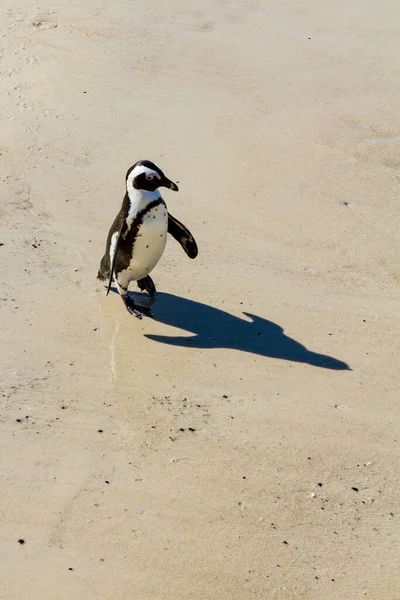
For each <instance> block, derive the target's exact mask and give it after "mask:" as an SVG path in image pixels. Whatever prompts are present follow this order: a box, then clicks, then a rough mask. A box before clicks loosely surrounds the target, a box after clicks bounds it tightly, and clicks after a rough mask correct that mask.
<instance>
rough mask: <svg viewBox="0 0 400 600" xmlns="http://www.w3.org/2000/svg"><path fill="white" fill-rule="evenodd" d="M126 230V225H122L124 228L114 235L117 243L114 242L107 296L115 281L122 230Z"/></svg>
mask: <svg viewBox="0 0 400 600" xmlns="http://www.w3.org/2000/svg"><path fill="white" fill-rule="evenodd" d="M123 228H124V223H123V224H122V227H121V229H120V230H119V231H116V232H115V233H114V235H115V236H116V237H115V242H114V248H113V251H114V252H113V255H112V259H111V267H110V278H109V280H108V287H107V293H106V296H108V294H109V291H110V288H111V285H112V280H113V276H114V267H115V260H116V258H117V253H118V243H119V240H120V238H121V233H122V229H123Z"/></svg>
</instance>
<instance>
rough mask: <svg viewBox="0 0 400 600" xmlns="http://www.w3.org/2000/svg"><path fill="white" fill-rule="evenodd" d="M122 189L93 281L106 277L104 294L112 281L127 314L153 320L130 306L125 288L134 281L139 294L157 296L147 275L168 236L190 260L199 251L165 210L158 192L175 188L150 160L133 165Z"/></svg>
mask: <svg viewBox="0 0 400 600" xmlns="http://www.w3.org/2000/svg"><path fill="white" fill-rule="evenodd" d="M125 187H126V192H125V196H124V199H123V201H122V206H121V210H120V211H119V213H118V215H117V216H116V217H115V220H114V222H113V224H112V225H111V229H110V231H109V233H108V237H107V243H106V251H105V254H104V256H103V258H102V259H101V262H100V268H99V271H98V274H97V278H98V279H100V281H106V280H107V279H108V288H107V295H108V293H109V291H110V288H111V284H112V282H113V280H114V281H115V284H116V286H117V289H118V292H119V294H120V296H121V298H122V300H123V302H124V304H125V306H126V308H127V310H128V312H129V313H131V314H132V315H134V316H135V317H137V318H138V319H141V318H142V315H146V316H152V314H151V311H150V309H149V308H148V307H145V306H139V305H137V304H135V303H134V301H133V299H132V298H130V297H129V296H128V286H129V283H130V282H131V281H136V282H137V284H138V287H139V289H140V290H142V291H143V290H145V291H146V292H147V293H148V294H149V295H150V296H154V295H155V293H156V287H155V285H154V282H153V280H152V278H151V277H150V272H151V271H152V270H153V269H154V267H155V266H156V264H157V263H158V261H159V260H160V258H161V256H162V254H163V252H164V249H165V245H166V242H167V233H169V234H170V235H172V237H173V238H175V240H176V241H177V242H179V244H180V245H181V246H182V248H183V250H184V251H185V252H186V254H187V255H188V256H189V258H192V259H193V258H196V256H197V254H198V249H197V244H196V242H195V240H194V238H193V236H192V234H191V233H190V231H189V230H188V229H187V228H186V227H185V226H184V225H183V224H182V223H181V222H180V221H178V219H176V218H175V217H173V216H172V215H171V214H170V213H169V212H168V209H167V206H166V204H165V201H164V199H163V198H162V196H161V193H160V190H159V188H160V187H166V188H168V189H170V190H173V191H174V192H177V191H179V188H178V186H177V185H176V183H174V182H173V181H171V180H170V179H168V177H166V176H165V175H164V173H163V172H162V170H161V169H160V167H158V166H157V165H156V164H155V163H153V162H151V161H150V160H140V161H138V162H136V163H135V164H134V165H133V166H132V167H130V169H128V171H127V173H126V177H125Z"/></svg>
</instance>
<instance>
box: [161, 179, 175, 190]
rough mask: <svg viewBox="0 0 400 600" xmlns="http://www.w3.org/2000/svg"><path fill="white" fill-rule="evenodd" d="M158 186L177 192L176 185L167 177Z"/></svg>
mask: <svg viewBox="0 0 400 600" xmlns="http://www.w3.org/2000/svg"><path fill="white" fill-rule="evenodd" d="M160 185H161V186H163V187H166V188H169V189H170V190H173V191H174V192H179V188H178V186H177V185H176V183H174V182H173V181H171V180H170V179H168V177H164V179H163V180H162V182H161V184H160Z"/></svg>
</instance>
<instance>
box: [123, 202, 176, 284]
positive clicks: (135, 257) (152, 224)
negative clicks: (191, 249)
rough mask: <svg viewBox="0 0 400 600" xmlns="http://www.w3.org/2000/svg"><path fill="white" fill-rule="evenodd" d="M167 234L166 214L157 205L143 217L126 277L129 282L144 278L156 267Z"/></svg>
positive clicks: (162, 205)
mask: <svg viewBox="0 0 400 600" xmlns="http://www.w3.org/2000/svg"><path fill="white" fill-rule="evenodd" d="M167 232H168V212H167V207H166V206H165V204H163V203H162V204H159V205H157V206H155V207H154V208H152V209H150V210H149V211H147V212H146V213H145V214H144V215H143V220H142V223H141V225H140V226H139V229H138V232H137V236H136V239H135V243H134V245H133V252H132V258H131V260H130V263H129V266H128V269H127V273H126V276H127V278H128V279H129V280H130V281H131V280H138V279H142V278H143V277H146V275H148V274H149V273H150V272H151V271H152V270H153V269H154V267H155V266H156V264H157V263H158V261H159V260H160V258H161V256H162V253H163V252H164V250H165V245H166V243H167Z"/></svg>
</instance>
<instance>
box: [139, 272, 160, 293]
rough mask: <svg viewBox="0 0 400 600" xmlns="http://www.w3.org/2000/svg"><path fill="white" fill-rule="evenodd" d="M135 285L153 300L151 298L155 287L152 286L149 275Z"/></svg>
mask: <svg viewBox="0 0 400 600" xmlns="http://www.w3.org/2000/svg"><path fill="white" fill-rule="evenodd" d="M137 284H138V287H139V289H140V290H142V291H143V290H146V292H147V293H148V294H149V296H151V298H153V296H154V295H155V293H156V286H155V285H154V281H153V280H152V278H151V277H150V275H147V276H146V277H143V279H139V280H138V282H137Z"/></svg>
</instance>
